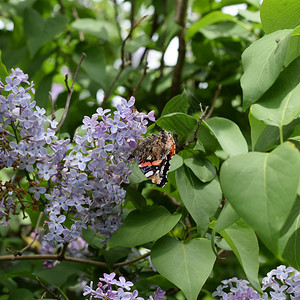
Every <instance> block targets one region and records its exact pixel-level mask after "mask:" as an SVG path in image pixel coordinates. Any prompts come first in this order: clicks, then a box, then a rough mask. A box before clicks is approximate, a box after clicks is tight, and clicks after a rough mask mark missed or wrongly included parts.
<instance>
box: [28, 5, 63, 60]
mask: <svg viewBox="0 0 300 300" xmlns="http://www.w3.org/2000/svg"><path fill="white" fill-rule="evenodd" d="M67 22H68V17H67V16H63V15H60V14H59V15H56V16H55V17H53V18H49V19H44V18H43V17H42V16H41V15H40V14H39V13H38V12H37V11H36V10H34V9H32V8H26V9H25V10H24V32H25V34H26V36H28V40H27V45H28V49H29V52H30V56H31V57H33V56H34V55H35V54H36V52H37V51H38V50H39V49H40V48H41V47H42V46H43V45H44V44H46V43H48V42H50V41H51V40H53V38H55V36H56V35H58V34H60V33H62V32H63V30H64V29H65V27H66V25H67Z"/></svg>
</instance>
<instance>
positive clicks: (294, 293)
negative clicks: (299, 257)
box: [262, 265, 300, 300]
mask: <svg viewBox="0 0 300 300" xmlns="http://www.w3.org/2000/svg"><path fill="white" fill-rule="evenodd" d="M262 284H263V286H262V290H266V289H270V291H269V293H270V296H271V297H272V298H271V299H274V300H275V299H280V300H281V299H293V300H296V299H298V300H299V299H300V272H298V271H297V270H295V269H294V268H292V267H288V268H287V267H286V266H284V265H281V266H279V267H277V269H274V270H272V271H270V272H269V273H268V274H267V277H264V278H263V280H262ZM288 296H289V297H290V298H287V297H288Z"/></svg>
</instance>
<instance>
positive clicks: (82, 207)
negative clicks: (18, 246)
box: [0, 69, 154, 246]
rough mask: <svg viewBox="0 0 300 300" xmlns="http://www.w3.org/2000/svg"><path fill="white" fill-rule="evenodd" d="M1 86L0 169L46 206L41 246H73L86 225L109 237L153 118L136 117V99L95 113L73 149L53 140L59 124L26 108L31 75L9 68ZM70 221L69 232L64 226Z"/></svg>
mask: <svg viewBox="0 0 300 300" xmlns="http://www.w3.org/2000/svg"><path fill="white" fill-rule="evenodd" d="M5 81H6V84H3V83H2V82H0V90H1V89H2V90H3V91H4V92H5V93H8V95H7V96H6V97H5V96H4V95H0V144H1V148H0V168H4V167H14V168H15V169H20V170H24V172H25V174H27V175H26V177H27V180H28V181H29V182H30V185H31V187H30V188H29V189H28V192H29V193H30V194H31V195H32V199H33V200H34V201H39V199H40V198H41V195H43V197H42V198H43V201H44V202H46V201H47V202H46V207H45V212H46V214H47V219H48V220H47V221H46V224H45V225H48V229H49V232H48V234H46V235H45V239H46V241H48V243H50V245H51V246H54V245H55V244H56V243H65V242H71V241H73V240H75V239H78V237H79V236H80V234H81V231H82V228H86V226H87V225H91V226H92V227H93V228H94V229H95V230H97V231H98V232H99V233H100V235H102V236H105V237H109V236H110V235H111V234H112V232H113V231H115V230H116V229H117V228H118V226H119V225H120V220H121V216H120V207H121V204H122V203H123V201H124V199H125V190H124V189H123V188H122V187H121V184H122V183H128V175H129V174H130V172H131V171H130V170H131V165H130V164H131V162H130V161H128V156H129V154H130V151H131V149H132V148H134V147H135V146H136V145H137V142H138V140H139V139H141V135H142V134H144V133H145V132H146V130H147V129H146V125H147V124H148V120H147V119H149V120H151V121H154V112H153V111H152V112H150V113H149V114H148V115H145V114H143V113H139V112H138V111H136V110H135V109H134V108H133V106H134V103H135V99H134V98H133V97H132V98H131V99H130V100H129V101H128V102H127V101H126V100H123V101H122V102H121V103H120V104H119V105H118V106H117V108H116V111H114V112H111V111H110V110H108V109H106V110H103V109H102V108H99V109H98V110H97V113H95V114H94V115H93V116H92V117H91V118H89V117H85V118H84V120H83V125H82V126H81V127H80V128H79V129H78V130H77V131H76V133H75V135H74V143H72V144H71V143H70V141H69V140H59V139H57V137H56V135H55V130H54V129H55V127H56V125H57V122H56V121H54V120H50V119H48V118H47V117H46V116H45V113H46V111H45V110H44V109H43V108H42V109H41V108H39V107H38V106H36V103H35V101H33V102H32V101H31V95H30V94H29V93H28V92H29V91H31V92H32V93H34V89H33V83H29V82H28V75H26V74H24V73H23V72H22V71H21V70H20V69H16V70H13V69H12V74H11V75H9V76H8V77H7V78H6V79H5ZM23 85H27V87H25V88H24V87H23ZM45 181H47V182H48V188H47V191H46V188H45V187H44V186H43V184H42V183H43V182H45ZM44 185H45V184H44ZM11 192H12V191H7V195H6V196H5V197H3V199H1V200H2V202H3V203H2V202H1V203H0V205H1V207H6V212H5V213H6V214H7V213H9V212H10V211H9V209H8V208H7V207H10V206H9V205H10V204H11V203H10V202H12V201H13V200H12V199H13V195H11ZM9 193H10V194H9ZM36 206H37V205H36ZM13 209H15V207H12V209H11V210H13ZM1 211H2V214H1V212H0V214H1V215H0V217H3V216H4V214H5V213H4V211H3V210H2V209H1ZM67 215H68V216H70V217H69V218H70V219H71V221H72V222H73V223H72V225H71V226H66V221H68V222H69V221H70V219H69V218H68V220H67V217H66V216H67Z"/></svg>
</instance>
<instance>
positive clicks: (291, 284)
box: [212, 265, 300, 300]
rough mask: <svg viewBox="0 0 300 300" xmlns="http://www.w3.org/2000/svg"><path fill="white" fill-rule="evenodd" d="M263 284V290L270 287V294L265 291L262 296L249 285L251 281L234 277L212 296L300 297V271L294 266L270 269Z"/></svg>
mask: <svg viewBox="0 0 300 300" xmlns="http://www.w3.org/2000/svg"><path fill="white" fill-rule="evenodd" d="M262 284H263V286H262V290H263V291H265V290H266V289H269V294H268V293H267V292H264V294H263V295H262V297H261V296H260V295H259V294H258V293H257V292H256V291H255V290H254V289H253V288H252V287H249V286H248V285H249V282H248V281H247V280H240V279H237V278H236V277H234V278H232V279H228V280H223V281H222V285H219V286H218V287H217V290H216V291H215V292H213V294H212V296H213V297H216V296H218V297H220V298H219V299H224V300H240V299H241V300H251V299H264V300H267V299H272V300H285V299H292V300H299V299H300V272H298V271H297V270H296V269H294V268H292V267H288V268H287V267H286V266H283V265H281V266H279V267H277V269H274V270H272V271H270V272H269V273H268V274H267V277H264V278H263V280H262ZM228 288H229V291H228ZM225 290H226V291H225ZM269 296H270V297H269Z"/></svg>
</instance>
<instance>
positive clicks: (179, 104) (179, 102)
mask: <svg viewBox="0 0 300 300" xmlns="http://www.w3.org/2000/svg"><path fill="white" fill-rule="evenodd" d="M189 107H190V97H189V95H188V93H187V92H186V90H184V91H183V92H182V93H181V94H180V95H177V96H175V97H173V98H172V99H171V100H169V101H168V102H167V104H166V105H165V107H164V109H163V111H162V113H161V115H162V116H164V115H167V114H170V113H174V112H182V113H185V114H186V113H187V112H188V109H189Z"/></svg>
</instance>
